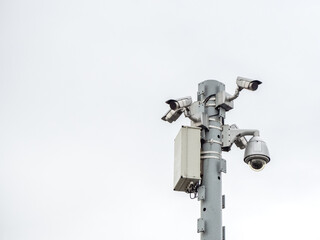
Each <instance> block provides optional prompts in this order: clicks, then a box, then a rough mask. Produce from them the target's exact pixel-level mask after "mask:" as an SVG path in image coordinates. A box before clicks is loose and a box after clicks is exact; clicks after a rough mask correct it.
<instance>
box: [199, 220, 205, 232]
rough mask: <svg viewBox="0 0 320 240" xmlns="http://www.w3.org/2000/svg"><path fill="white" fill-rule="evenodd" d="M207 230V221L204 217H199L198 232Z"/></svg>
mask: <svg viewBox="0 0 320 240" xmlns="http://www.w3.org/2000/svg"><path fill="white" fill-rule="evenodd" d="M204 231H205V222H204V220H203V218H199V219H198V233H200V232H204Z"/></svg>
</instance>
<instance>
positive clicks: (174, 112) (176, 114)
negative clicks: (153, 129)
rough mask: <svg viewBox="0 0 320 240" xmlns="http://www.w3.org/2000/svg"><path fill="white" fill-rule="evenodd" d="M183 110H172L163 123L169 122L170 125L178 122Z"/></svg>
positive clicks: (165, 116) (164, 117)
mask: <svg viewBox="0 0 320 240" xmlns="http://www.w3.org/2000/svg"><path fill="white" fill-rule="evenodd" d="M182 111H183V110H182V109H181V108H180V109H178V110H172V109H170V110H169V111H168V112H167V113H166V114H165V115H164V116H163V117H162V118H161V119H162V120H163V121H167V122H169V123H172V122H174V121H176V120H177V119H178V118H179V117H180V115H181V114H182Z"/></svg>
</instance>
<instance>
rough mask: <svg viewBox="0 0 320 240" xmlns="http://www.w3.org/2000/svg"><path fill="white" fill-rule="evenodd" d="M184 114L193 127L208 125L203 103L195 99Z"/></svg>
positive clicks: (206, 126)
mask: <svg viewBox="0 0 320 240" xmlns="http://www.w3.org/2000/svg"><path fill="white" fill-rule="evenodd" d="M185 116H186V117H188V118H189V119H190V120H191V124H192V126H195V127H205V128H207V129H208V127H209V119H208V115H207V114H206V113H205V105H204V103H202V102H200V101H197V102H194V103H192V105H191V106H190V107H189V109H188V111H187V112H185Z"/></svg>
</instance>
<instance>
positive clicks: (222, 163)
mask: <svg viewBox="0 0 320 240" xmlns="http://www.w3.org/2000/svg"><path fill="white" fill-rule="evenodd" d="M219 172H220V173H221V172H224V173H227V161H226V160H224V159H222V158H221V159H220V169H219Z"/></svg>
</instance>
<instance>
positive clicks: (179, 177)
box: [173, 126, 201, 192]
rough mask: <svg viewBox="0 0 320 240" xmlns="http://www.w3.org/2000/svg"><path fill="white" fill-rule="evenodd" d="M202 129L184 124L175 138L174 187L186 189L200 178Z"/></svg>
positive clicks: (181, 189) (175, 188)
mask: <svg viewBox="0 0 320 240" xmlns="http://www.w3.org/2000/svg"><path fill="white" fill-rule="evenodd" d="M200 131H201V129H200V128H198V127H188V126H182V127H181V129H180V131H179V133H178V135H177V136H176V138H175V139H174V183H173V186H174V189H173V190H175V191H183V192H184V191H186V189H187V187H188V186H189V184H190V183H191V182H193V183H194V184H195V183H197V182H198V181H199V180H200V149H201V141H200Z"/></svg>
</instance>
